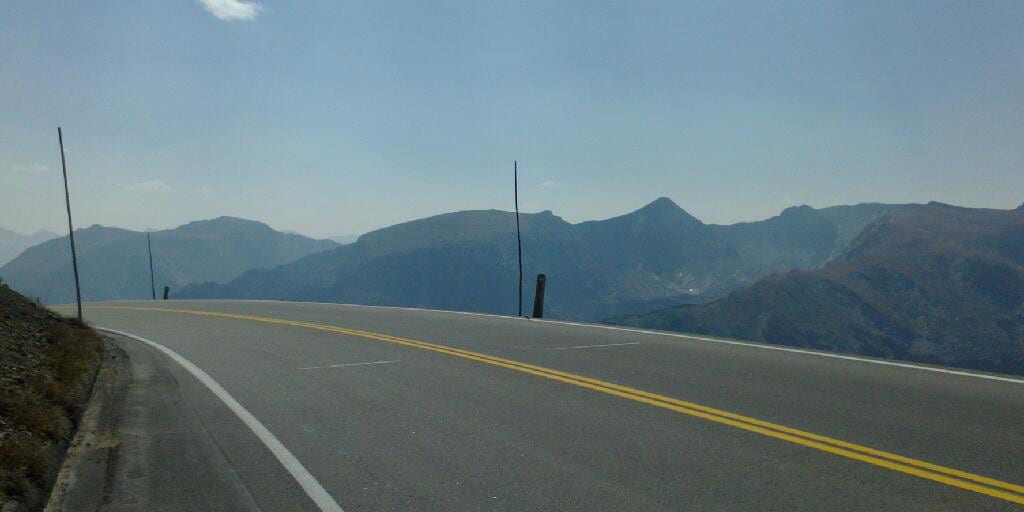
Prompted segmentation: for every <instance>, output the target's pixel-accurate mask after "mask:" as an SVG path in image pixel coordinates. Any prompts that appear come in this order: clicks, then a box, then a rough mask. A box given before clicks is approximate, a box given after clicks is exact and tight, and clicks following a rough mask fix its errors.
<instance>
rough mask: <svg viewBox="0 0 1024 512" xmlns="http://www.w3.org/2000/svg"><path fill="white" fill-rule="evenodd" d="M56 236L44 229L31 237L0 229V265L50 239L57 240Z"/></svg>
mask: <svg viewBox="0 0 1024 512" xmlns="http://www.w3.org/2000/svg"><path fill="white" fill-rule="evenodd" d="M57 236H58V235H57V233H53V232H50V231H46V230H45V229H40V230H39V231H36V232H35V233H32V234H31V235H23V234H21V233H16V232H14V231H10V230H7V229H4V228H0V265H3V264H5V263H7V262H8V261H11V260H13V259H14V258H15V257H17V256H18V255H19V254H21V253H22V251H24V250H25V249H28V248H29V247H32V246H33V245H38V244H41V243H43V242H45V241H47V240H50V239H52V238H57Z"/></svg>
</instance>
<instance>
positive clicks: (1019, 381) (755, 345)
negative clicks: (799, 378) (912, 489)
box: [537, 320, 1024, 384]
mask: <svg viewBox="0 0 1024 512" xmlns="http://www.w3.org/2000/svg"><path fill="white" fill-rule="evenodd" d="M537 321H538V322H547V323H551V324H561V325H572V326H577V327H593V328H597V329H607V330H610V331H624V332H631V333H636V334H650V335H655V336H669V337H672V338H683V339H691V340H700V341H710V342H713V343H723V344H726V345H738V346H741V347H751V348H760V349H764V350H779V351H782V352H792V353H794V354H805V355H810V356H818V357H831V358H833V359H843V360H846V361H859V362H862V363H871V364H880V365H883V366H896V367H899V368H910V369H914V370H924V371H928V372H937V373H946V374H950V375H960V376H963V377H975V378H978V379H988V380H996V381H1001V382H1013V383H1016V384H1024V379H1014V378H1011V377H1000V376H997V375H985V374H983V373H971V372H965V371H960V370H949V369H946V368H933V367H931V366H921V365H916V364H912V363H899V362H896V361H882V360H878V359H867V358H864V357H857V356H848V355H843V354H830V353H827V352H815V351H813V350H803V349H799V348H792V347H782V346H778V345H765V344H760V343H747V342H743V341H732V340H723V339H718V338H707V337H704V336H694V335H692V334H674V333H670V332H658V331H645V330H643V329H629V328H626V327H613V326H610V325H595V324H581V323H576V322H565V321H562V320H537Z"/></svg>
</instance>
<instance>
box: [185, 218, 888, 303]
mask: <svg viewBox="0 0 1024 512" xmlns="http://www.w3.org/2000/svg"><path fill="white" fill-rule="evenodd" d="M851 208H854V210H852V211H856V212H857V214H856V215H847V216H843V215H840V214H821V213H820V212H821V211H816V210H811V209H809V208H807V209H808V210H811V212H819V213H814V215H819V216H821V217H822V218H823V220H820V222H823V223H826V224H828V228H827V229H825V231H827V232H828V236H823V237H822V238H823V239H824V240H825V241H824V242H821V243H822V244H823V245H824V249H821V251H823V252H824V253H825V256H821V257H814V258H809V257H806V256H805V255H804V251H805V249H804V248H803V245H801V244H800V243H798V242H793V241H791V240H789V239H786V238H780V237H778V236H773V233H772V231H771V230H773V229H776V230H783V231H786V230H789V231H798V230H799V226H798V227H790V226H789V224H790V223H791V221H793V220H794V219H795V220H799V219H802V218H803V217H804V216H801V215H796V216H792V215H789V214H784V215H782V216H780V217H778V218H776V219H778V220H773V219H769V221H765V222H762V223H750V224H749V225H747V226H745V227H743V228H742V229H741V230H738V231H736V232H734V231H730V230H729V228H730V227H729V226H707V225H705V224H703V223H702V222H700V221H699V220H697V219H696V218H694V217H693V216H691V215H690V214H688V213H686V212H685V211H684V210H683V209H682V208H680V207H679V206H677V205H676V204H675V203H673V202H672V201H671V200H669V199H666V198H661V199H658V200H656V201H654V202H652V203H651V204H649V205H647V206H645V207H643V208H641V209H639V210H637V211H635V212H632V213H629V214H627V215H622V216H619V217H615V218H611V219H607V220H601V221H589V222H583V223H580V224H570V223H568V222H565V221H564V220H562V219H561V218H560V217H557V216H555V215H554V214H552V213H551V212H542V213H538V214H524V215H522V232H523V256H524V261H525V275H526V277H525V287H524V288H525V293H524V295H525V298H524V307H525V312H527V313H529V312H530V306H531V305H532V301H533V284H534V279H535V275H536V274H537V273H538V272H543V273H546V274H547V275H548V278H549V280H548V286H547V294H548V296H547V313H548V315H549V316H552V317H562V318H577V319H591V320H593V319H601V318H606V317H608V316H611V315H616V314H627V313H640V312H644V311H649V310H651V309H654V308H658V307H667V306H670V305H673V304H679V303H682V302H692V301H694V300H696V299H697V298H699V297H704V296H708V295H713V294H717V293H722V292H724V291H728V290H732V289H735V288H736V287H738V286H741V285H743V284H745V283H748V282H750V281H752V280H753V279H756V278H757V277H761V276H763V275H765V273H766V272H769V271H771V270H775V269H782V270H789V269H791V268H807V267H808V266H814V265H819V264H821V263H824V260H823V258H824V257H826V256H827V255H828V254H831V253H832V252H834V251H835V247H834V246H835V245H836V244H839V243H841V242H842V235H840V234H839V233H843V232H845V231H844V230H845V229H846V228H845V226H846V225H847V224H850V223H853V222H854V221H850V220H847V218H846V217H855V218H860V217H865V218H870V217H872V216H873V215H874V214H875V213H872V214H870V215H868V214H866V213H864V212H862V211H861V210H865V211H867V210H871V211H872V212H876V210H879V211H880V210H881V209H884V208H882V207H876V206H873V205H864V206H863V208H862V207H860V206H858V207H851ZM885 208H888V207H885ZM822 211H823V210H822ZM876 213H877V212H876ZM829 215H832V216H833V217H836V218H838V219H840V220H841V221H842V227H838V224H840V221H839V220H830V217H829ZM864 223H865V224H866V223H867V220H864ZM797 224H799V223H797ZM745 237H753V238H758V239H759V240H760V241H758V242H756V243H755V242H750V243H747V244H746V245H744V244H741V243H738V242H739V241H740V240H742V239H744V238H745ZM816 243H817V242H816ZM815 250H817V249H815ZM764 251H767V252H770V254H771V255H772V256H771V258H772V259H771V261H770V262H767V263H766V262H764V261H762V260H763V259H765V257H764V256H762V255H761V252H764ZM815 254H817V253H815ZM516 260H517V255H516V238H515V216H514V214H512V213H509V212H501V211H496V210H488V211H466V212H456V213H450V214H445V215H438V216H435V217H430V218H427V219H421V220H416V221H412V222H407V223H404V224H399V225H396V226H391V227H388V228H384V229H381V230H377V231H374V232H371V233H367V234H365V235H363V236H361V237H360V238H359V239H358V240H357V241H356V242H354V243H352V244H350V245H346V246H343V247H339V248H336V249H333V250H331V251H326V252H323V253H318V254H313V255H310V256H307V257H305V258H303V259H301V260H298V261H296V262H294V263H291V264H288V265H284V266H281V267H279V268H275V269H266V270H254V271H251V272H247V273H246V274H244V275H242V276H241V277H239V278H238V279H235V280H233V281H231V282H229V283H226V284H214V283H206V284H202V285H193V286H190V287H188V288H187V289H186V290H184V291H183V292H182V294H180V296H183V297H194V298H200V297H207V298H269V299H290V300H318V301H327V302H354V303H364V304H380V305H400V306H418V307H429V308H439V309H457V310H466V311H486V312H492V313H503V314H515V313H516V282H517V279H518V270H517V264H516Z"/></svg>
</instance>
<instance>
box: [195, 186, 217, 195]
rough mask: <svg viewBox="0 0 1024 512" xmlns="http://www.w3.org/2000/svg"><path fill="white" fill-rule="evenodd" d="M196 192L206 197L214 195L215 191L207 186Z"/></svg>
mask: <svg viewBox="0 0 1024 512" xmlns="http://www.w3.org/2000/svg"><path fill="white" fill-rule="evenodd" d="M196 192H199V193H200V194H202V195H204V196H209V195H213V189H212V188H210V187H207V186H202V187H199V188H198V189H196Z"/></svg>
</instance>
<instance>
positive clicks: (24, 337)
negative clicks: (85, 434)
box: [0, 284, 103, 508]
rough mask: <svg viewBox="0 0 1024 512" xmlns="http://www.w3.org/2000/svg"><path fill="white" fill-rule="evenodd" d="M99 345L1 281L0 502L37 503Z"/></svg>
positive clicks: (88, 332)
mask: <svg viewBox="0 0 1024 512" xmlns="http://www.w3.org/2000/svg"><path fill="white" fill-rule="evenodd" d="M102 347H103V342H102V340H101V338H100V337H99V336H98V335H97V334H96V332H95V331H93V330H92V329H91V328H90V327H88V326H86V325H84V324H81V323H79V322H78V321H76V320H70V319H66V318H62V317H60V316H58V315H56V314H54V313H53V312H51V311H49V310H48V309H46V308H44V307H42V306H39V305H38V304H36V303H34V302H32V301H30V300H28V299H26V298H25V297H23V296H21V295H19V294H17V293H15V292H14V291H12V290H11V289H9V288H8V287H7V286H5V285H2V284H0V506H3V504H4V503H6V502H8V501H12V500H13V501H18V502H21V503H23V504H25V505H27V506H28V507H29V508H35V507H36V506H39V505H40V504H41V503H42V500H43V498H44V497H45V495H46V491H47V485H48V482H49V481H50V480H51V478H52V476H53V475H54V474H55V472H56V470H57V466H58V465H59V463H60V461H61V460H62V459H63V452H64V449H65V448H66V446H67V441H68V440H69V439H70V438H71V436H72V435H73V433H74V425H75V422H76V421H77V420H78V418H79V417H80V416H81V412H82V409H83V408H84V406H85V403H86V401H87V400H88V398H89V397H88V394H89V389H90V386H91V382H92V378H93V376H94V374H95V369H96V367H97V365H98V363H99V358H100V354H101V352H102Z"/></svg>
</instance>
